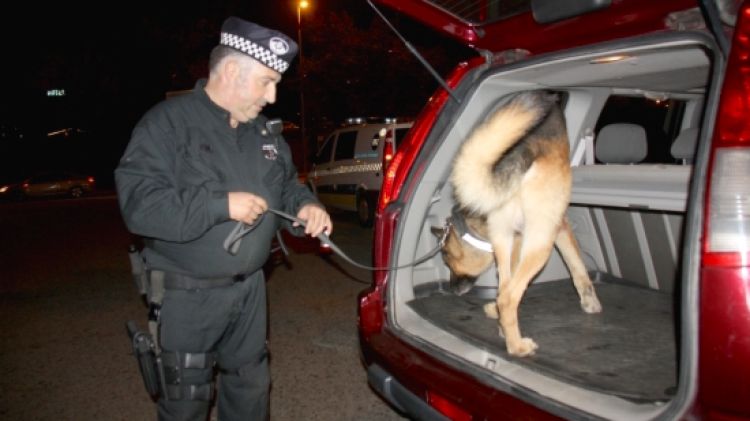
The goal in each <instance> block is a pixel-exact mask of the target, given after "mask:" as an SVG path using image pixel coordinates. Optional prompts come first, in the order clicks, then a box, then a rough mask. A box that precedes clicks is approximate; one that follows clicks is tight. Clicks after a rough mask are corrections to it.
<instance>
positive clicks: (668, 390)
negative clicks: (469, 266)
mask: <svg viewBox="0 0 750 421" xmlns="http://www.w3.org/2000/svg"><path fill="white" fill-rule="evenodd" d="M595 287H596V291H597V295H598V296H599V300H600V301H601V303H602V307H603V311H602V313H600V314H586V313H584V312H583V311H582V310H581V307H580V305H579V300H578V295H577V294H576V292H575V289H574V288H573V285H572V283H571V282H569V281H557V282H546V283H539V284H532V286H531V287H530V288H529V289H528V290H527V291H526V294H525V295H524V299H523V300H522V301H521V306H520V310H519V318H520V324H521V334H522V335H523V336H527V337H531V338H532V339H534V340H535V341H536V343H537V344H538V345H539V349H538V350H537V351H536V354H535V355H533V356H531V357H526V358H515V357H510V356H509V355H508V354H507V353H506V351H505V342H504V340H503V338H502V337H500V336H499V335H498V324H497V321H496V320H492V319H489V318H487V317H485V315H484V312H483V310H482V306H483V305H484V303H486V302H488V301H491V300H488V299H487V298H480V297H478V296H477V295H474V296H472V294H471V292H469V293H467V294H466V295H463V296H456V295H453V294H450V293H439V292H435V293H433V294H432V295H429V296H426V297H421V298H417V299H415V300H413V301H412V302H411V303H409V305H410V306H411V307H412V308H413V309H414V310H415V311H416V312H417V313H419V314H420V315H422V316H423V317H425V318H426V319H428V320H430V321H431V322H432V323H434V324H436V325H438V326H440V327H442V328H444V329H446V330H448V331H449V332H451V333H453V334H455V335H457V336H459V337H461V338H464V339H465V340H467V341H470V342H473V343H474V344H475V345H477V346H479V347H480V348H483V349H486V350H488V351H491V352H493V353H498V354H500V355H503V356H505V357H507V358H513V359H514V360H515V361H517V362H518V363H519V364H521V365H523V366H526V367H528V368H530V369H532V370H535V371H537V372H541V373H544V374H546V375H549V376H552V377H555V378H557V379H560V380H563V381H565V382H568V383H571V384H575V385H577V386H581V387H584V388H586V389H589V390H595V391H599V392H603V393H608V394H614V395H617V396H620V397H622V398H625V399H628V400H631V401H637V402H643V401H664V400H669V399H670V398H671V397H672V395H673V394H674V392H675V389H676V384H677V372H676V366H677V351H676V344H675V341H676V339H675V333H674V329H675V321H674V309H673V298H672V295H669V294H665V293H661V292H658V291H653V290H650V289H646V288H643V287H638V286H629V285H626V284H622V283H619V284H618V283H610V282H597V283H596V284H595ZM485 296H487V295H486V294H485Z"/></svg>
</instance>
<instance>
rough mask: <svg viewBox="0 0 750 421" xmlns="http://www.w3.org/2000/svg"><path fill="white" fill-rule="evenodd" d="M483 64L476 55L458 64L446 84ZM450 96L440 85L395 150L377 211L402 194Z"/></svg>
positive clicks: (380, 210)
mask: <svg viewBox="0 0 750 421" xmlns="http://www.w3.org/2000/svg"><path fill="white" fill-rule="evenodd" d="M481 63H484V60H483V59H482V58H481V57H475V58H473V59H472V60H470V61H468V62H463V63H461V64H459V65H458V66H457V67H456V69H454V70H453V73H451V75H450V76H449V77H448V79H447V80H446V83H447V84H448V86H449V87H450V88H454V87H456V85H458V82H459V81H461V80H462V79H463V77H464V76H465V75H466V73H467V72H468V71H469V70H471V69H473V68H474V67H476V66H478V65H479V64H481ZM449 98H450V96H449V94H448V92H447V91H445V90H444V89H442V88H438V90H437V92H436V93H435V94H433V95H432V97H430V99H429V101H428V102H427V105H426V106H425V108H424V109H423V110H422V111H421V112H420V114H419V117H417V120H416V122H415V123H414V125H413V126H412V128H411V130H409V132H408V133H407V134H406V136H405V137H404V139H403V140H402V141H401V146H399V150H398V151H396V155H395V156H394V157H393V160H392V161H391V163H390V165H389V166H388V169H386V170H385V171H384V176H383V185H382V186H381V189H380V199H379V200H378V207H377V213H382V212H383V209H385V207H386V206H388V204H389V203H391V202H392V201H393V200H395V199H396V198H397V197H398V195H399V193H401V187H403V184H404V180H405V179H406V175H407V174H408V173H409V169H411V166H412V164H413V163H414V159H415V158H416V157H417V154H418V153H419V150H420V149H421V148H422V144H423V142H424V140H425V139H426V138H427V135H428V134H429V133H430V130H432V127H433V125H434V123H435V120H436V119H437V116H438V113H439V112H440V110H442V109H443V105H445V103H446V102H447V101H448V99H449Z"/></svg>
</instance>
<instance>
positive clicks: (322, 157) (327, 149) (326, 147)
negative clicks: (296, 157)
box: [315, 134, 336, 165]
mask: <svg viewBox="0 0 750 421" xmlns="http://www.w3.org/2000/svg"><path fill="white" fill-rule="evenodd" d="M335 139H336V135H335V134H332V135H330V136H328V139H326V141H325V143H323V147H322V148H320V150H319V151H318V154H317V155H315V164H317V165H320V164H325V163H327V162H329V161H330V160H331V150H333V141H334V140H335Z"/></svg>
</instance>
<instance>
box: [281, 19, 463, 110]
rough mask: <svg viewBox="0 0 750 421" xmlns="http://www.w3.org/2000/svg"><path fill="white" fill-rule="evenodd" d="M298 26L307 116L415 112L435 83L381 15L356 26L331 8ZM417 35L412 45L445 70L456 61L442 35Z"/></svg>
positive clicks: (441, 71)
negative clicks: (301, 43) (302, 56)
mask: <svg viewBox="0 0 750 421" xmlns="http://www.w3.org/2000/svg"><path fill="white" fill-rule="evenodd" d="M303 30H304V33H303V37H304V40H303V42H304V45H303V54H304V58H303V60H304V61H303V63H304V70H305V75H306V77H305V80H304V89H305V101H306V108H307V109H306V113H307V115H308V121H312V122H313V123H315V122H320V121H323V120H325V119H329V120H333V121H342V120H343V119H345V118H347V117H353V116H358V117H364V116H383V117H385V116H415V115H416V114H417V113H418V112H419V110H421V108H422V107H423V106H424V104H425V103H426V101H427V99H428V98H429V96H430V95H431V94H432V93H433V92H434V90H435V89H436V88H437V86H438V83H437V82H436V81H435V79H434V78H433V77H432V76H431V75H430V73H429V72H428V71H427V70H426V69H425V68H424V67H423V66H422V65H421V64H420V63H419V62H418V60H417V59H416V58H415V57H414V56H413V55H412V54H411V53H410V52H409V51H408V50H407V48H406V46H404V45H403V44H402V42H401V40H400V39H399V38H398V37H397V36H396V35H395V34H394V33H393V32H392V31H391V30H390V28H388V27H387V26H386V25H385V24H384V23H383V22H382V21H381V20H378V19H372V20H371V22H370V23H369V25H368V26H367V27H366V28H364V29H362V28H360V27H358V26H357V25H356V24H355V23H354V21H353V20H352V18H351V17H350V16H349V15H347V14H345V13H336V12H332V13H328V14H326V15H324V16H323V17H322V18H321V19H316V20H313V21H310V22H309V25H307V26H305V27H304V29H303ZM422 37H423V39H422V40H421V41H422V43H421V45H417V44H415V45H417V49H418V50H419V51H420V52H421V53H422V54H423V56H425V58H426V59H427V61H428V62H429V63H430V64H432V65H433V67H435V68H436V69H437V70H438V72H439V73H441V74H443V75H445V74H446V73H447V71H448V70H450V69H451V68H452V67H453V66H454V65H455V64H456V60H457V57H456V54H455V52H450V53H447V52H446V51H448V49H447V48H446V46H445V43H444V42H443V41H445V40H442V39H441V40H439V41H440V42H437V43H434V41H436V40H437V38H438V36H437V35H433V36H432V37H431V36H430V35H426V36H425V35H422ZM407 39H409V38H407ZM419 41H420V40H417V42H419ZM430 41H433V44H432V45H427V43H429V42H430ZM412 42H413V41H412ZM464 53H465V51H464ZM294 82H295V84H296V85H297V86H296V87H297V89H299V86H298V84H299V80H295V81H294Z"/></svg>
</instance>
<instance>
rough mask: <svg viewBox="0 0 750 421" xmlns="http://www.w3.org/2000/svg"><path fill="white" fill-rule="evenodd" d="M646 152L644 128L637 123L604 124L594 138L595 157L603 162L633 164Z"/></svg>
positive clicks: (643, 156) (640, 159) (641, 159)
mask: <svg viewBox="0 0 750 421" xmlns="http://www.w3.org/2000/svg"><path fill="white" fill-rule="evenodd" d="M647 152H648V142H647V141H646V129H644V128H643V127H641V126H639V125H637V124H630V123H614V124H609V125H606V126H604V127H603V128H602V129H601V130H600V131H599V135H598V136H597V138H596V150H595V153H596V158H597V159H598V160H599V161H601V162H603V163H605V164H635V163H638V162H641V161H643V159H644V158H646V153H647Z"/></svg>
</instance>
